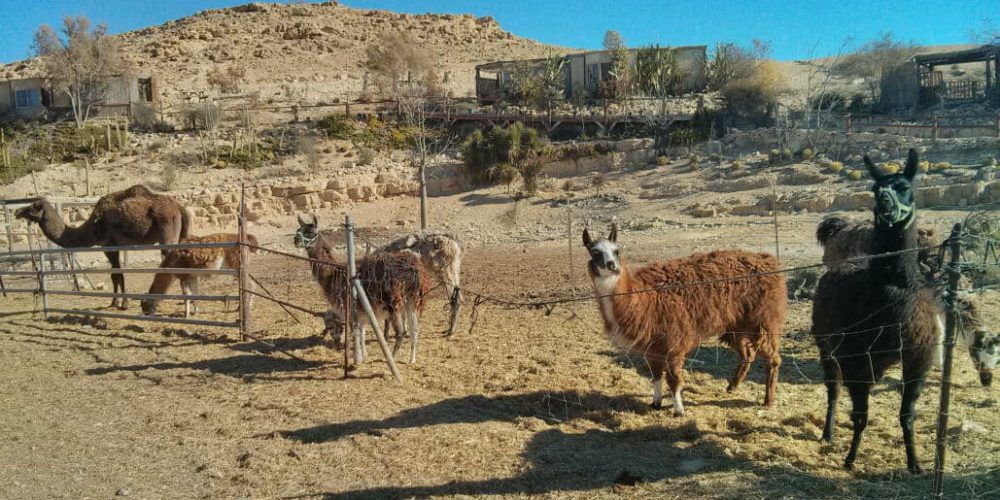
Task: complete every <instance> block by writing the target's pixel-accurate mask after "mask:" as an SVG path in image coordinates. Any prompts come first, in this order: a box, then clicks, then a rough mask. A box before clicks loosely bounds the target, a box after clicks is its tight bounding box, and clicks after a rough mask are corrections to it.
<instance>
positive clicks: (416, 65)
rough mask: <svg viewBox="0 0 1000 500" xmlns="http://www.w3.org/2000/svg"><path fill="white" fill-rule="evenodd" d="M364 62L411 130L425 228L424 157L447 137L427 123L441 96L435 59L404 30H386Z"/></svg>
mask: <svg viewBox="0 0 1000 500" xmlns="http://www.w3.org/2000/svg"><path fill="white" fill-rule="evenodd" d="M366 54H367V60H366V63H365V66H366V67H367V68H368V70H369V71H371V73H372V74H373V75H374V77H375V83H376V85H377V87H378V89H379V91H380V92H381V93H382V94H383V95H384V96H387V97H390V98H392V99H395V100H396V102H397V103H398V106H399V114H400V119H401V120H402V121H403V123H405V124H406V126H407V127H408V128H409V130H410V132H411V133H412V139H411V141H410V148H411V151H412V153H413V155H414V161H415V162H416V163H417V167H418V175H419V181H420V228H421V229H427V172H426V170H427V159H428V157H429V156H432V155H434V154H436V153H439V152H442V151H444V150H446V149H448V148H449V147H450V145H451V137H450V135H449V134H447V133H446V132H445V131H444V130H442V129H439V128H435V127H433V126H432V125H431V123H430V115H431V114H432V113H433V112H434V105H435V104H436V102H437V101H439V99H438V98H439V97H442V94H443V92H442V90H441V87H440V80H439V78H438V74H437V61H436V60H435V59H434V57H433V54H432V53H431V52H430V51H427V50H425V49H423V48H421V46H420V45H419V44H418V43H417V42H416V41H415V40H413V39H412V37H410V36H408V35H406V34H404V33H386V34H384V35H383V36H382V37H380V39H379V40H377V41H376V42H375V43H374V44H372V45H370V46H369V47H368V49H367V50H366Z"/></svg>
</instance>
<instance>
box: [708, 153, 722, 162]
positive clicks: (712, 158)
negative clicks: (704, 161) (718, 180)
mask: <svg viewBox="0 0 1000 500" xmlns="http://www.w3.org/2000/svg"><path fill="white" fill-rule="evenodd" d="M708 161H722V155H720V154H719V153H710V154H709V155H708Z"/></svg>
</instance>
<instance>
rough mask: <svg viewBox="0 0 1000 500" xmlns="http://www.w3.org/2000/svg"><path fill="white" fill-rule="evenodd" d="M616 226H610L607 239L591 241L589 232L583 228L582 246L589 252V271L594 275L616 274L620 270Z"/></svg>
mask: <svg viewBox="0 0 1000 500" xmlns="http://www.w3.org/2000/svg"><path fill="white" fill-rule="evenodd" d="M617 240H618V228H617V227H615V226H611V234H610V235H608V239H602V240H597V241H593V240H591V239H590V232H588V231H587V230H586V229H584V230H583V246H584V247H586V248H587V252H589V253H590V264H589V265H590V272H591V273H593V274H594V275H595V276H617V275H618V274H620V273H621V272H622V266H621V260H620V258H619V255H618V243H617Z"/></svg>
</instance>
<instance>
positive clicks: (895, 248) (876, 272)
mask: <svg viewBox="0 0 1000 500" xmlns="http://www.w3.org/2000/svg"><path fill="white" fill-rule="evenodd" d="M911 217H913V219H911V220H910V221H909V223H908V224H895V225H891V226H890V225H888V224H885V223H882V222H879V221H876V222H875V231H874V233H873V235H872V255H881V254H885V253H893V252H899V251H902V250H911V249H915V248H917V246H918V245H917V224H916V220H915V219H916V214H913V215H912V216H911ZM869 276H870V277H871V280H872V283H873V285H883V284H888V285H894V286H898V287H902V288H915V287H918V286H920V276H921V275H920V265H919V263H918V256H917V252H915V251H913V252H903V253H899V254H896V255H890V256H887V257H877V258H874V259H872V261H871V263H870V264H869Z"/></svg>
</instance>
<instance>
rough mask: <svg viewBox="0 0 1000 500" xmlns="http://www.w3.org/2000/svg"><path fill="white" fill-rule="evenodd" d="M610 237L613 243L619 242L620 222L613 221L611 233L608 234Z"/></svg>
mask: <svg viewBox="0 0 1000 500" xmlns="http://www.w3.org/2000/svg"><path fill="white" fill-rule="evenodd" d="M608 239H609V240H611V242H612V243H618V224H616V223H614V222H612V223H611V234H608Z"/></svg>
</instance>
